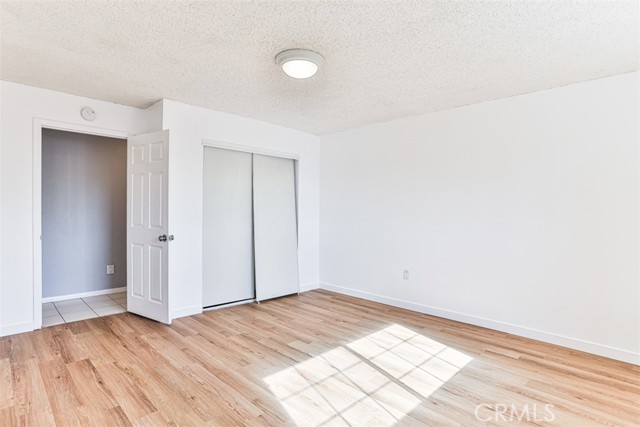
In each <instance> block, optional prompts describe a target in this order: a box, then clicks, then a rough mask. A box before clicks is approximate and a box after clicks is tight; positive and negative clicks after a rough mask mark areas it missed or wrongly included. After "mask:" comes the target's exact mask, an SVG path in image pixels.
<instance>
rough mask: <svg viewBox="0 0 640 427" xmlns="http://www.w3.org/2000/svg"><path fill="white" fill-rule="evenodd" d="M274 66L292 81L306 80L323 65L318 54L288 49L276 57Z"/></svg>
mask: <svg viewBox="0 0 640 427" xmlns="http://www.w3.org/2000/svg"><path fill="white" fill-rule="evenodd" d="M276 64H278V65H279V66H280V67H282V71H284V72H285V74H286V75H288V76H289V77H293V78H294V79H308V78H309V77H311V76H313V75H314V74H315V73H316V72H317V71H318V68H320V67H321V66H322V64H324V58H323V57H322V55H320V54H319V53H316V52H313V51H311V50H307V49H289V50H285V51H283V52H280V53H279V54H278V55H276Z"/></svg>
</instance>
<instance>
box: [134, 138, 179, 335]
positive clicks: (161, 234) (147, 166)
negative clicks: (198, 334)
mask: <svg viewBox="0 0 640 427" xmlns="http://www.w3.org/2000/svg"><path fill="white" fill-rule="evenodd" d="M127 148H128V156H127V162H128V165H127V176H128V178H127V186H128V189H127V224H128V230H127V309H128V310H129V311H130V312H132V313H135V314H139V315H140V316H144V317H148V318H150V319H153V320H157V321H159V322H163V323H171V319H170V317H169V301H168V290H169V289H168V261H169V245H170V242H171V240H173V236H171V235H170V234H169V227H168V220H167V219H168V218H167V217H168V215H167V213H168V200H167V198H168V175H169V174H168V166H169V158H168V154H169V131H168V130H164V131H159V132H153V133H148V134H143V135H136V136H132V137H129V139H128V144H127Z"/></svg>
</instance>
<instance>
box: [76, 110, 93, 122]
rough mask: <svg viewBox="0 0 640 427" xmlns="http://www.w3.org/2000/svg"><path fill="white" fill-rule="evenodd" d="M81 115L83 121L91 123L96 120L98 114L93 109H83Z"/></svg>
mask: <svg viewBox="0 0 640 427" xmlns="http://www.w3.org/2000/svg"><path fill="white" fill-rule="evenodd" d="M80 115H81V116H82V118H83V119H85V120H87V121H90V122H92V121H94V120H95V119H96V112H95V111H94V110H93V108H91V107H82V110H80Z"/></svg>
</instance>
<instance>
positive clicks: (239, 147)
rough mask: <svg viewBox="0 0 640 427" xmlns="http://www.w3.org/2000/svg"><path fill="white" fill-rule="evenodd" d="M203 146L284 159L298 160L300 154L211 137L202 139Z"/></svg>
mask: <svg viewBox="0 0 640 427" xmlns="http://www.w3.org/2000/svg"><path fill="white" fill-rule="evenodd" d="M202 145H203V146H205V147H214V148H224V149H225V150H233V151H242V152H243V153H253V154H263V155H265V156H273V157H282V158H285V159H293V160H300V155H299V154H296V153H289V152H286V151H277V150H272V149H270V148H264V147H255V146H252V145H244V144H236V143H235V142H226V141H218V140H213V139H207V138H203V139H202Z"/></svg>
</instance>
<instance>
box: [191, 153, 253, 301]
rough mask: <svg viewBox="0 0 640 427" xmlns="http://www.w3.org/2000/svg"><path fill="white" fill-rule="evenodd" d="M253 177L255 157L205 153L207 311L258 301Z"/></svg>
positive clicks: (204, 252)
mask: <svg viewBox="0 0 640 427" xmlns="http://www.w3.org/2000/svg"><path fill="white" fill-rule="evenodd" d="M251 176H252V155H251V153H243V152H239V151H231V150H224V149H220V148H213V147H205V148H204V183H203V184H204V206H203V215H204V218H203V220H204V224H203V239H204V241H203V295H202V298H203V306H204V307H208V306H212V305H219V304H225V303H229V302H234V301H240V300H246V299H252V298H254V274H253V215H252V210H253V206H252V204H253V202H252V180H251Z"/></svg>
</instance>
